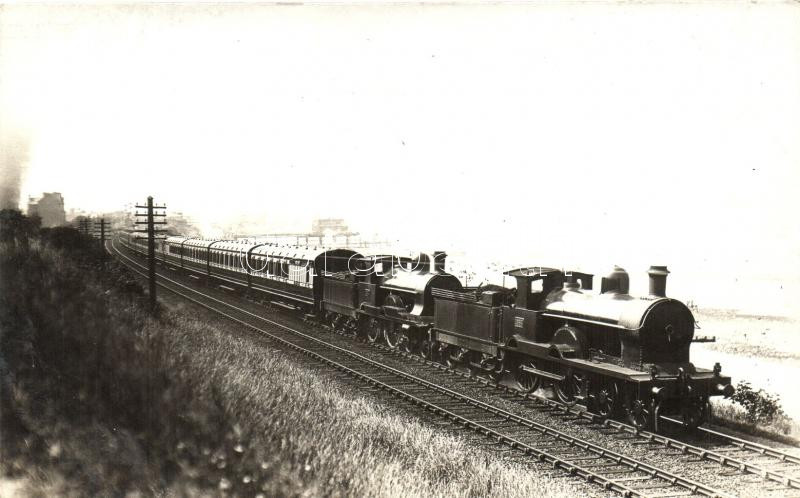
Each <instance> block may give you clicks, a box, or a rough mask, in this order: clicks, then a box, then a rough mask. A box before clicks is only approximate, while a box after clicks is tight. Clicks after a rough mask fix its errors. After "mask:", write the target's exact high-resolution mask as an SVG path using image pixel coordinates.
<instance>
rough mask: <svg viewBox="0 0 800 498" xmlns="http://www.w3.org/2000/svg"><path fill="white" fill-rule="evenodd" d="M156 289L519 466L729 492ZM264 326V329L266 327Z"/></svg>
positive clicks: (213, 302) (696, 491)
mask: <svg viewBox="0 0 800 498" xmlns="http://www.w3.org/2000/svg"><path fill="white" fill-rule="evenodd" d="M111 246H112V250H113V251H115V252H116V253H117V254H118V255H119V256H120V257H121V258H122V260H123V263H125V264H126V265H127V266H128V267H129V268H131V269H132V270H133V271H135V272H137V273H139V274H141V275H143V276H145V275H146V273H145V272H144V271H142V270H140V269H139V268H144V265H142V264H141V263H139V262H137V261H135V260H134V259H132V258H130V257H129V256H127V255H125V254H123V253H122V252H121V251H120V250H119V249H117V248H116V246H115V244H114V241H112V242H111ZM158 285H159V286H161V287H163V288H165V289H167V290H169V291H170V292H172V293H175V294H176V295H178V296H180V297H182V298H184V299H186V300H188V301H191V302H193V303H195V304H197V305H199V306H202V307H204V308H206V309H208V310H210V311H212V312H214V313H217V314H219V315H220V316H223V317H225V318H227V319H229V320H231V321H233V322H235V323H237V324H239V325H242V326H244V327H246V328H247V329H249V330H251V331H252V332H254V333H257V334H259V335H260V336H263V337H267V338H268V339H270V340H272V341H275V342H277V343H279V344H281V345H282V346H285V347H288V348H291V349H293V350H295V351H297V352H299V353H302V354H303V355H305V356H307V357H309V358H313V359H314V360H316V361H318V362H319V363H322V364H324V365H326V366H328V367H330V368H332V369H333V370H335V371H337V372H341V373H342V374H344V375H345V376H347V377H349V378H353V379H357V380H359V381H361V382H363V383H365V384H366V385H368V386H370V388H371V389H375V390H378V391H383V392H386V393H389V394H391V395H392V396H393V397H395V398H398V399H402V400H405V401H406V402H408V403H411V404H413V405H414V406H416V407H419V408H420V409H423V410H425V411H427V412H430V413H433V414H435V415H438V416H439V417H440V418H442V419H443V421H442V423H443V424H444V425H447V426H449V427H453V428H456V429H459V430H470V431H473V432H475V433H477V434H479V435H480V436H481V439H483V440H485V441H486V444H490V445H492V446H493V447H495V448H494V449H497V450H504V451H506V452H510V453H512V455H514V456H517V457H519V458H522V459H529V460H530V461H534V462H541V463H545V464H548V465H550V466H552V468H553V469H557V470H560V471H562V472H564V473H566V474H568V475H571V476H576V477H580V478H582V479H584V480H585V481H586V482H588V483H592V484H595V485H597V486H600V487H601V488H602V489H604V490H608V491H613V492H616V493H618V494H620V495H623V496H650V497H667V496H692V495H696V496H719V497H722V496H729V495H728V494H727V493H725V492H723V491H721V490H718V489H715V488H713V487H710V486H708V485H705V484H702V483H698V482H695V481H693V480H690V479H687V478H685V477H682V476H680V475H676V474H674V473H671V472H668V471H665V470H663V469H660V468H658V467H655V466H653V465H650V464H648V463H646V462H643V461H640V460H637V459H634V458H631V457H628V456H625V455H623V454H620V453H617V452H615V451H613V450H610V449H608V448H604V447H602V446H600V445H597V444H594V443H592V442H589V441H586V440H583V439H580V438H576V437H574V436H571V435H569V434H566V433H565V432H562V431H559V430H557V429H554V428H552V427H549V426H547V425H544V424H541V423H539V422H536V421H534V420H530V419H528V418H525V417H523V416H520V415H517V414H515V413H512V412H509V411H507V410H504V409H502V408H499V407H496V406H493V405H490V404H488V403H485V402H482V401H480V400H477V399H475V398H473V397H470V396H467V395H465V394H463V393H459V392H456V391H453V390H451V389H448V388H446V387H443V386H440V385H437V384H435V383H433V382H430V381H427V380H425V379H422V378H420V377H417V376H415V375H412V374H409V373H407V372H403V371H401V370H398V369H395V368H392V367H390V366H387V365H384V364H383V363H380V362H377V361H374V360H372V359H370V358H368V357H366V356H363V355H361V354H358V353H356V352H353V351H350V350H348V349H345V348H342V347H339V346H337V345H335V344H331V343H330V342H327V341H325V340H322V339H320V338H319V337H315V336H312V335H309V334H307V333H304V332H302V331H300V330H297V329H295V328H292V327H289V326H287V325H285V324H282V323H279V322H276V321H273V320H270V319H268V318H266V317H263V316H259V315H256V314H254V313H251V312H249V311H247V310H246V309H243V308H241V307H239V306H236V305H234V304H231V303H229V302H225V301H223V300H221V299H217V298H216V297H213V296H211V295H208V294H206V293H203V292H201V291H199V290H197V289H194V288H192V287H190V286H187V285H184V284H182V283H181V282H178V281H176V280H173V279H170V278H168V277H166V276H164V275H159V282H158ZM265 325H266V326H267V327H265Z"/></svg>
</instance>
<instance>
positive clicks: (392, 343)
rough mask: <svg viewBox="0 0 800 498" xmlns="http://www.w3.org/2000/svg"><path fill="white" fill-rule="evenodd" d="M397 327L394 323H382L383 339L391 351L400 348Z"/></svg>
mask: <svg viewBox="0 0 800 498" xmlns="http://www.w3.org/2000/svg"><path fill="white" fill-rule="evenodd" d="M398 328H399V326H398V325H397V324H395V323H390V322H384V323H383V337H384V338H385V339H386V345H387V346H389V347H390V348H392V349H397V348H398V346H400V339H401V337H400V331H399V330H398Z"/></svg>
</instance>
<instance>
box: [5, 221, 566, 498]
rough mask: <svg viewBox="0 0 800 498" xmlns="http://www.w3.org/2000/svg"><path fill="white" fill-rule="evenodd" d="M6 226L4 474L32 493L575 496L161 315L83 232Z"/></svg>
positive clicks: (227, 339)
mask: <svg viewBox="0 0 800 498" xmlns="http://www.w3.org/2000/svg"><path fill="white" fill-rule="evenodd" d="M6 225H7V222H6V220H5V219H4V226H3V230H4V232H5V233H4V237H3V238H4V241H3V242H2V247H0V271H1V272H2V284H0V285H2V287H0V324H2V335H1V336H0V374H1V375H2V379H1V380H2V391H1V393H2V407H0V414H2V419H1V420H0V437H1V438H2V440H1V441H0V457H2V458H1V460H2V463H0V469H2V472H3V478H4V479H5V483H6V484H7V483H9V482H15V483H17V484H18V485H19V486H21V490H22V492H23V493H25V494H34V493H41V494H44V495H74V496H89V495H92V496H97V495H101V496H108V495H119V494H126V493H129V492H138V493H141V494H144V495H148V496H149V495H161V494H165V493H166V494H168V495H186V494H209V493H211V494H217V493H221V494H228V495H240V496H253V495H258V494H261V495H264V496H299V495H306V496H309V495H310V496H318V495H334V496H415V495H416V496H422V495H425V496H436V495H439V496H489V495H498V496H512V497H513V496H532V495H534V496H535V495H539V496H554V495H564V496H566V495H569V494H571V489H570V487H569V486H568V485H566V484H563V481H562V480H552V479H547V478H546V477H544V476H542V475H537V474H533V473H531V472H530V471H528V470H526V469H524V468H522V467H519V466H516V465H513V464H508V463H502V462H499V461H498V460H497V459H496V458H494V456H493V454H492V453H491V452H486V451H480V450H476V449H475V448H471V447H469V446H467V444H466V443H465V442H463V441H462V440H460V439H455V438H453V437H450V436H447V435H444V434H443V433H441V432H437V431H435V430H433V429H432V428H431V427H430V426H428V425H426V424H424V423H421V422H420V421H418V420H416V419H415V418H413V417H410V416H404V415H399V414H397V413H393V410H392V409H391V408H390V407H387V406H386V405H384V404H382V403H377V402H375V401H373V400H370V399H367V398H364V397H363V396H361V395H359V394H358V392H357V391H353V390H352V389H350V388H347V387H346V386H343V385H341V384H339V383H338V382H336V381H335V380H332V379H329V378H326V377H325V376H320V375H319V374H316V373H315V372H314V371H313V369H309V368H307V367H303V366H298V365H297V364H296V363H294V362H293V361H290V360H289V359H287V358H286V357H285V356H283V354H282V353H280V352H278V351H275V350H270V349H268V348H265V347H262V346H259V345H256V344H255V343H254V341H253V340H251V339H247V338H243V337H241V336H239V335H236V334H230V333H227V332H226V331H225V330H219V329H217V328H213V327H210V326H208V325H206V324H204V323H202V322H201V321H200V320H198V319H196V318H192V317H189V316H181V315H176V314H173V313H170V312H167V311H164V310H162V311H161V312H160V313H159V314H158V315H156V316H154V315H151V314H150V313H148V312H147V311H146V307H145V303H144V299H143V298H144V296H143V293H142V291H141V288H140V287H139V286H138V285H137V284H136V283H135V281H134V280H133V279H132V278H131V276H130V275H129V274H128V273H127V272H126V271H125V270H124V269H123V268H121V267H119V266H118V265H116V264H115V263H114V262H108V263H106V269H105V270H104V271H103V270H102V263H101V260H100V258H101V253H100V252H98V251H94V252H92V251H87V249H86V248H87V244H90V242H91V241H89V240H85V239H82V238H81V237H79V236H78V235H77V234H76V233H74V232H71V231H67V230H61V231H55V232H50V233H45V234H43V235H42V236H41V237H39V236H38V235H24V234H23V235H22V236H20V235H19V234H16V235H15V234H14V233H11V234H10V235H9V228H8V226H6ZM0 489H2V488H0ZM6 489H8V488H6Z"/></svg>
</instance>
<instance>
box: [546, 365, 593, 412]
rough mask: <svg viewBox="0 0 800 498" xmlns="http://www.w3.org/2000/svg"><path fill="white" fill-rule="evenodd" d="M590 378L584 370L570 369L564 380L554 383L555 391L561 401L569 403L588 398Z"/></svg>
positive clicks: (572, 403)
mask: <svg viewBox="0 0 800 498" xmlns="http://www.w3.org/2000/svg"><path fill="white" fill-rule="evenodd" d="M588 382H589V379H588V377H587V375H586V374H585V373H583V372H574V371H572V369H568V370H567V372H566V375H565V376H564V380H562V381H561V382H554V383H553V391H554V392H555V394H556V397H557V398H558V400H559V401H561V402H562V403H564V404H567V405H574V404H575V403H577V402H578V401H581V400H585V399H586V393H587V388H586V387H587V384H588Z"/></svg>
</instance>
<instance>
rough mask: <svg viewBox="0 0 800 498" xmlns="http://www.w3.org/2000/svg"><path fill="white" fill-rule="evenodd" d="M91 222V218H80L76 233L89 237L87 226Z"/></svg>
mask: <svg viewBox="0 0 800 498" xmlns="http://www.w3.org/2000/svg"><path fill="white" fill-rule="evenodd" d="M91 222H92V220H91V218H81V219H80V220H78V231H79V232H80V233H82V234H84V235H89V233H90V230H89V224H90V223H91Z"/></svg>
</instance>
